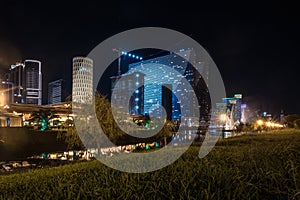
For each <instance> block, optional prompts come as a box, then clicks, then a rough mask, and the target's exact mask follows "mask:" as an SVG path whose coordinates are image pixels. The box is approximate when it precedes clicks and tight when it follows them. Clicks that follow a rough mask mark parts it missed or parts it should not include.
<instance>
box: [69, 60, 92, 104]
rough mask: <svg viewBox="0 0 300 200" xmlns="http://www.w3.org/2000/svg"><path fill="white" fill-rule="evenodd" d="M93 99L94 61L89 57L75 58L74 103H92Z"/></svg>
mask: <svg viewBox="0 0 300 200" xmlns="http://www.w3.org/2000/svg"><path fill="white" fill-rule="evenodd" d="M92 97H93V60H92V59H90V58H87V57H74V58H73V84H72V101H73V102H76V103H87V104H91V103H92Z"/></svg>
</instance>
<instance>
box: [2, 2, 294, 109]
mask: <svg viewBox="0 0 300 200" xmlns="http://www.w3.org/2000/svg"><path fill="white" fill-rule="evenodd" d="M1 7H2V8H6V9H5V10H3V12H1V14H0V15H1V18H0V21H1V24H2V28H1V31H0V42H1V47H0V54H1V59H0V69H4V68H7V67H8V66H7V64H8V63H9V65H10V64H13V63H16V62H17V61H20V60H24V59H26V58H28V57H30V58H34V59H37V60H40V61H41V62H42V63H43V74H44V75H43V91H47V84H48V83H49V82H51V81H53V80H57V79H60V78H62V79H65V80H66V81H67V89H68V91H69V93H70V91H71V76H72V58H73V57H75V56H78V55H83V56H84V55H87V54H88V53H89V51H90V50H92V49H93V48H94V47H95V46H96V45H97V44H98V43H100V42H101V41H103V40H104V39H106V38H108V37H110V36H112V35H114V34H116V33H118V32H120V31H124V30H127V29H130V28H135V27H142V26H160V27H166V28H171V29H175V30H178V31H180V32H183V33H185V34H187V35H189V36H191V37H192V38H193V39H195V40H197V41H198V42H199V43H200V44H201V45H202V46H203V47H204V48H205V49H206V50H207V51H208V52H209V53H210V55H211V56H212V58H213V59H214V61H215V63H216V65H217V66H218V68H219V70H220V72H221V75H222V77H223V80H224V83H225V86H226V90H227V96H232V95H233V94H235V93H242V94H244V97H245V101H247V103H250V104H251V103H252V104H254V105H255V106H257V108H258V109H260V110H261V111H262V112H263V111H267V112H271V113H277V114H279V113H280V111H281V109H283V110H284V111H285V112H286V113H300V110H299V109H300V108H297V106H295V105H297V101H296V100H297V92H296V91H297V85H296V84H295V83H294V82H295V80H296V76H297V74H296V73H294V69H295V67H296V65H297V63H296V61H297V54H298V53H299V50H298V49H297V45H296V43H295V42H294V41H296V38H297V37H298V35H299V29H298V28H297V27H295V26H294V25H293V24H294V23H295V22H296V20H295V19H296V16H295V15H296V14H295V12H293V11H294V10H293V8H292V6H287V5H282V4H280V3H274V4H272V6H269V4H267V3H261V4H255V3H253V4H251V5H248V6H247V7H240V6H239V5H234V6H232V5H230V4H228V5H216V6H212V5H205V6H204V7H203V8H202V9H201V12H200V11H198V10H197V9H196V8H197V6H195V5H193V4H192V3H191V4H189V5H187V7H186V9H181V8H180V6H179V5H172V9H168V5H166V4H163V3H161V4H160V5H159V6H157V7H155V6H154V5H151V4H150V3H146V2H143V3H141V2H139V3H138V4H134V3H124V2H123V3H122V2H120V3H114V2H113V3H105V4H103V5H101V7H97V6H95V5H94V4H84V5H82V7H83V10H89V11H91V12H90V13H91V14H89V15H87V16H72V17H69V16H68V13H71V12H72V11H73V9H74V8H76V5H73V6H72V5H68V6H67V5H63V4H62V5H61V7H56V6H55V4H48V5H46V6H43V5H40V4H35V3H30V2H28V3H20V4H16V3H14V2H9V3H8V2H7V3H3V6H1ZM94 7H95V8H94ZM112 7H115V9H116V13H117V14H113V13H109V12H105V9H106V8H112ZM145 7H147V8H148V9H149V10H151V9H154V8H155V9H156V10H157V11H158V13H161V15H159V16H155V15H152V14H151V13H149V12H147V11H146V9H145ZM39 8H40V9H39ZM53 8H55V9H56V11H57V12H56V15H55V16H54V15H52V14H49V13H52V9H53ZM31 9H32V10H34V11H35V12H29V13H28V12H26V14H25V11H27V10H31ZM97 9H100V10H97ZM148 9H147V10H148ZM172 10H178V11H179V10H180V11H181V12H179V14H173V12H172ZM100 11H102V12H100ZM176 13H178V12H176ZM254 13H255V15H254ZM137 15H139V17H136V16H137ZM2 19H6V21H5V20H3V21H2ZM12 24H13V25H14V26H12ZM24 27H26V28H24ZM80 27H82V28H80ZM35 28H36V29H35ZM20 29H22V30H23V31H22V34H17V33H19V32H18V30H20ZM45 93H46V92H44V94H43V99H44V101H43V104H45V103H46V101H45V100H46V99H47V96H46V95H47V93H46V94H45Z"/></svg>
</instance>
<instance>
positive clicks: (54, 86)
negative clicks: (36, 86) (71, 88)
mask: <svg viewBox="0 0 300 200" xmlns="http://www.w3.org/2000/svg"><path fill="white" fill-rule="evenodd" d="M65 98H66V88H65V81H64V80H63V79H59V80H56V81H52V82H50V83H48V104H56V103H61V102H64V101H65Z"/></svg>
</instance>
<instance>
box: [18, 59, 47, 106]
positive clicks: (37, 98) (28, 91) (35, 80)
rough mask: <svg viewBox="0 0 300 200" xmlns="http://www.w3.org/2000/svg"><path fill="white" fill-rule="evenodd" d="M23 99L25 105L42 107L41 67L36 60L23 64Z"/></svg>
mask: <svg viewBox="0 0 300 200" xmlns="http://www.w3.org/2000/svg"><path fill="white" fill-rule="evenodd" d="M24 65H25V66H24V70H23V72H24V78H25V79H24V78H23V80H22V82H23V89H24V92H23V97H24V99H25V103H26V104H38V105H42V65H41V62H40V61H38V60H25V62H24Z"/></svg>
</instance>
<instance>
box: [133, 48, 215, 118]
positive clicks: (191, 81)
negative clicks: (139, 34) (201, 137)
mask: <svg viewBox="0 0 300 200" xmlns="http://www.w3.org/2000/svg"><path fill="white" fill-rule="evenodd" d="M192 52H193V50H192V49H186V50H183V49H181V50H180V51H179V52H178V54H175V53H170V54H168V55H164V56H159V57H156V58H153V59H149V60H144V61H141V62H137V63H133V64H130V65H129V71H128V73H133V72H143V73H144V74H145V84H144V85H145V86H144V114H149V112H152V116H155V117H158V118H160V117H161V116H162V113H161V110H160V109H159V106H161V105H162V85H164V84H171V85H172V87H171V88H172V105H171V106H172V119H179V120H180V119H181V118H182V119H183V120H190V121H191V119H192V121H194V122H197V121H199V120H200V119H199V117H197V116H199V112H200V116H201V117H207V116H208V115H209V112H210V105H209V103H210V100H209V93H208V89H207V84H206V83H205V81H204V78H203V77H202V76H201V75H200V73H199V72H198V69H195V68H194V67H193V66H192V64H191V63H193V58H192V57H193V56H191V55H193V54H192ZM199 66H200V64H199ZM192 92H195V94H196V96H197V97H196V98H193V95H192ZM180 99H181V101H185V102H188V104H189V105H188V106H186V107H185V108H183V107H182V103H181V102H180ZM153 108H154V109H153ZM155 108H158V109H155ZM183 109H184V110H183ZM183 111H184V112H183Z"/></svg>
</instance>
